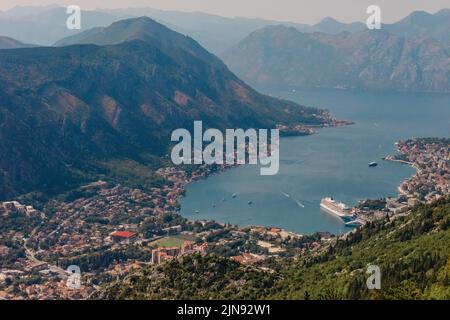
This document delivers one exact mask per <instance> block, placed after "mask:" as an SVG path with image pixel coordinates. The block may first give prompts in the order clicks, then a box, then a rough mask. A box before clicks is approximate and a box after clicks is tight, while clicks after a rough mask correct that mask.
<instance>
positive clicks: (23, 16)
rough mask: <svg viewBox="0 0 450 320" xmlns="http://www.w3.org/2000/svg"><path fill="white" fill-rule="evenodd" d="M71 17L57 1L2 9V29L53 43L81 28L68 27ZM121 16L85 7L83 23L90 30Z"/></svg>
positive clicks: (23, 37)
mask: <svg viewBox="0 0 450 320" xmlns="http://www.w3.org/2000/svg"><path fill="white" fill-rule="evenodd" d="M68 17H69V15H68V14H67V13H66V8H64V7H59V6H56V5H51V6H44V7H39V6H36V7H32V6H26V7H15V8H13V9H11V10H9V11H5V12H0V30H1V34H2V35H5V36H8V37H12V38H14V39H17V40H19V41H22V42H25V43H35V44H38V45H45V46H49V45H52V44H53V43H55V42H56V41H57V40H59V39H61V38H63V37H67V36H70V35H74V34H76V33H79V32H80V30H69V29H68V28H67V27H66V20H67V18H68ZM119 19H120V17H116V16H112V15H110V14H107V13H105V12H99V11H89V10H83V11H82V18H81V27H82V29H83V30H87V29H90V28H93V27H97V26H107V25H109V24H111V23H112V22H114V21H117V20H119Z"/></svg>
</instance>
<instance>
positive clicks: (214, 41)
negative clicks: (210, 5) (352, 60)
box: [104, 8, 307, 54]
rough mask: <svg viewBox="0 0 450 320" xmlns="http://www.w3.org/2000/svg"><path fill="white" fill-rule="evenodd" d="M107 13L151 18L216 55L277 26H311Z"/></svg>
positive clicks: (196, 15) (138, 11)
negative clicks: (267, 28)
mask: <svg viewBox="0 0 450 320" xmlns="http://www.w3.org/2000/svg"><path fill="white" fill-rule="evenodd" d="M104 12H106V13H108V14H111V15H116V16H135V17H137V16H147V17H150V18H152V19H154V20H156V21H158V22H160V23H162V24H164V25H166V26H168V27H169V28H171V29H173V30H175V31H177V32H180V33H183V34H186V35H188V36H190V37H192V38H194V39H195V40H196V41H198V42H199V43H200V44H201V45H202V46H203V47H205V48H206V49H208V50H209V51H211V52H212V53H214V54H220V53H222V52H224V51H225V50H226V49H228V48H230V47H231V46H233V45H235V44H236V43H238V42H239V41H241V40H242V39H243V38H244V37H246V36H247V35H249V34H250V33H251V32H253V31H255V30H257V29H260V28H262V27H265V26H268V25H274V24H280V23H283V24H286V25H289V26H293V27H296V28H305V27H307V25H304V24H300V23H294V22H279V21H273V20H266V19H250V18H239V17H235V18H228V17H221V16H217V15H213V14H207V13H203V12H181V11H166V10H158V9H153V8H122V9H109V10H104Z"/></svg>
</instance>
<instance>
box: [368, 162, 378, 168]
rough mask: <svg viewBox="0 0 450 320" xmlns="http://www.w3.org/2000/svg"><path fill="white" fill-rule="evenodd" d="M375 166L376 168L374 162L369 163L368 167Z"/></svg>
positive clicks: (376, 164)
mask: <svg viewBox="0 0 450 320" xmlns="http://www.w3.org/2000/svg"><path fill="white" fill-rule="evenodd" d="M376 166H378V163H376V162H371V163H369V167H371V168H373V167H376Z"/></svg>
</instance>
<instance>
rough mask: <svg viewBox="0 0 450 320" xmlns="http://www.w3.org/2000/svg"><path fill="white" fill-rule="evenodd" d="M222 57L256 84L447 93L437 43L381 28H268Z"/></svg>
mask: <svg viewBox="0 0 450 320" xmlns="http://www.w3.org/2000/svg"><path fill="white" fill-rule="evenodd" d="M222 57H223V60H224V61H225V62H226V63H227V65H228V66H229V67H230V69H231V70H233V71H235V72H236V74H237V75H238V76H240V77H241V78H242V79H244V80H245V81H248V82H249V83H251V84H256V85H288V86H299V87H315V88H316V87H319V88H358V89H375V90H397V91H418V92H450V55H449V52H448V51H447V50H446V48H445V46H444V45H443V44H442V43H441V42H439V41H437V40H435V39H433V38H428V37H420V36H417V37H406V36H402V35H397V34H394V33H391V32H389V31H387V30H384V29H382V30H373V31H372V30H366V31H362V32H356V33H348V32H344V33H340V34H338V35H327V34H323V33H313V34H306V33H302V32H300V31H298V30H296V29H294V28H288V27H285V26H270V27H266V28H264V29H261V30H258V31H255V32H254V33H252V34H251V35H250V36H248V37H247V38H246V39H244V40H243V41H241V42H240V43H239V44H238V45H237V46H235V47H234V48H232V49H230V50H228V51H227V52H226V53H225V54H224V55H223V56H222Z"/></svg>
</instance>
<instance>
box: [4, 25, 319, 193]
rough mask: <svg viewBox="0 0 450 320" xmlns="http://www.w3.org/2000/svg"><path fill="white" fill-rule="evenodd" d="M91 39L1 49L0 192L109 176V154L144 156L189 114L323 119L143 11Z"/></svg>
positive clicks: (265, 121)
mask: <svg viewBox="0 0 450 320" xmlns="http://www.w3.org/2000/svg"><path fill="white" fill-rule="evenodd" d="M89 37H91V38H89V39H92V40H93V41H95V42H96V43H98V44H101V45H74V46H67V47H59V48H57V47H38V48H30V49H11V50H1V51H0V148H1V149H2V153H1V154H0V194H1V197H2V198H7V197H10V196H14V195H16V194H19V193H23V192H28V191H32V190H47V189H55V190H60V189H61V188H62V187H63V186H70V185H71V184H74V183H78V182H80V181H88V180H92V179H94V178H97V177H98V175H99V174H104V175H108V169H109V168H110V167H109V166H107V165H106V164H108V163H109V162H110V161H111V160H113V159H131V160H132V161H134V162H135V163H137V164H148V163H152V162H154V161H156V159H155V156H156V157H157V159H159V157H161V156H164V155H165V154H166V153H167V151H168V150H167V148H168V145H169V142H170V133H171V132H172V130H174V129H176V128H187V129H191V128H192V127H193V121H194V120H203V122H204V126H205V127H215V128H219V129H224V128H246V127H254V128H261V127H263V128H270V127H274V126H275V125H276V124H278V123H287V124H289V123H306V124H319V125H320V124H323V123H324V122H326V121H327V119H326V117H325V116H324V115H323V114H322V111H319V110H317V109H314V108H306V107H301V106H299V105H297V104H295V103H292V102H288V101H283V100H278V99H274V98H271V97H267V96H264V95H261V94H259V93H258V92H256V91H255V90H253V89H252V88H251V87H249V86H248V85H246V84H245V83H244V82H242V81H241V80H240V79H239V78H237V77H236V76H235V75H234V74H233V73H231V72H230V71H229V70H228V69H227V67H226V66H225V65H224V64H223V63H222V62H221V61H220V60H219V59H218V58H217V57H215V56H214V55H212V54H210V53H209V52H208V51H206V50H205V49H203V48H202V47H201V46H200V45H199V44H198V43H197V42H196V41H194V40H193V39H191V38H189V37H186V36H184V35H181V34H178V33H176V32H173V31H172V30H170V29H168V28H166V27H164V26H163V25H161V24H159V23H156V22H155V21H153V20H151V19H149V18H137V19H129V20H123V21H119V22H117V23H114V24H112V25H111V26H110V27H108V28H105V29H101V31H100V32H99V33H98V34H95V33H92V32H90V33H89ZM88 42H90V41H88ZM137 164H136V165H137Z"/></svg>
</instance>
